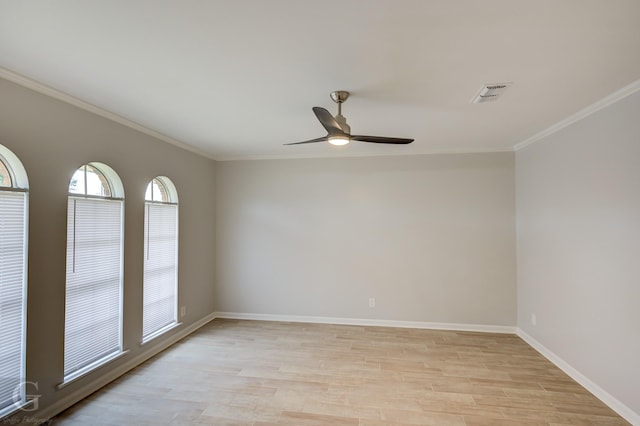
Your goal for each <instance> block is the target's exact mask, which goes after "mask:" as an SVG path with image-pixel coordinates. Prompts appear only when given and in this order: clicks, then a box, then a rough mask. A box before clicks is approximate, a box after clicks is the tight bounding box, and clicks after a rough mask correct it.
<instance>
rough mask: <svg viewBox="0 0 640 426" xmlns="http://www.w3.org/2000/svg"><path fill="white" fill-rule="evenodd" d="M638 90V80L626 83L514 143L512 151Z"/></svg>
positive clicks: (639, 84) (639, 87)
mask: <svg viewBox="0 0 640 426" xmlns="http://www.w3.org/2000/svg"><path fill="white" fill-rule="evenodd" d="M639 90H640V80H636V81H634V82H633V83H631V84H628V85H627V86H624V87H623V88H622V89H620V90H618V91H616V92H613V93H612V94H610V95H608V96H606V97H604V98H602V99H600V100H599V101H597V102H595V103H593V104H591V105H589V106H588V107H586V108H584V109H581V110H580V111H578V112H576V113H575V114H572V115H570V116H569V117H567V118H565V119H564V120H561V121H559V122H557V123H556V124H554V125H552V126H550V127H548V128H546V129H545V130H543V131H541V132H539V133H536V134H535V135H533V136H531V137H530V138H528V139H525V140H523V141H522V142H519V143H517V144H515V145H514V146H513V150H514V151H519V150H521V149H522V148H524V147H527V146H529V145H531V144H533V143H535V142H538V141H539V140H541V139H544V138H546V137H547V136H549V135H552V134H554V133H556V132H558V131H560V130H562V129H564V128H565V127H568V126H570V125H572V124H573V123H576V122H578V121H580V120H582V119H583V118H586V117H588V116H590V115H591V114H593V113H595V112H598V111H600V110H601V109H604V108H606V107H608V106H609V105H611V104H614V103H616V102H618V101H619V100H622V99H624V98H626V97H627V96H629V95H632V94H634V93H636V92H637V91H639Z"/></svg>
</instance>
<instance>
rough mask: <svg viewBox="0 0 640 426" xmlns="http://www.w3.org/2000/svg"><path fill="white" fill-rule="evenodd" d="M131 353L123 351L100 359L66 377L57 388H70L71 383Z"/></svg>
mask: <svg viewBox="0 0 640 426" xmlns="http://www.w3.org/2000/svg"><path fill="white" fill-rule="evenodd" d="M128 353H129V351H128V350H126V351H121V352H116V353H114V354H112V355H108V356H106V357H104V358H102V359H99V360H98V361H95V362H94V363H92V364H89V365H87V366H86V367H84V368H83V369H81V370H78V371H76V372H75V373H73V374H69V375H68V376H66V377H65V378H64V380H63V382H62V383H60V384H59V385H57V386H56V388H57V389H58V390H60V389H63V388H65V387H67V386H69V385H70V384H71V383H73V382H75V381H76V380H78V379H80V378H81V377H84V376H86V375H87V374H89V373H91V372H92V371H95V370H97V369H98V368H99V367H102V366H104V365H107V364H109V363H110V362H113V361H115V360H116V359H119V358H121V357H123V356H124V355H126V354H128Z"/></svg>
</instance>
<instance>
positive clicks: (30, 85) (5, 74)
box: [0, 67, 215, 160]
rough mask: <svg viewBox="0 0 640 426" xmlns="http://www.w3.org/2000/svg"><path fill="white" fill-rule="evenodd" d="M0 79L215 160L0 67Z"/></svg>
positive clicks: (111, 113) (130, 121) (187, 146)
mask: <svg viewBox="0 0 640 426" xmlns="http://www.w3.org/2000/svg"><path fill="white" fill-rule="evenodd" d="M0 78H4V79H5V80H8V81H11V82H13V83H15V84H18V85H20V86H23V87H26V88H27V89H31V90H34V91H36V92H38V93H42V94H43V95H47V96H49V97H51V98H54V99H57V100H59V101H62V102H65V103H68V104H71V105H73V106H75V107H77V108H80V109H83V110H85V111H89V112H91V113H93V114H96V115H99V116H100V117H103V118H106V119H107V120H111V121H115V122H116V123H118V124H122V125H123V126H126V127H129V128H130V129H133V130H137V131H138V132H140V133H144V134H145V135H148V136H151V137H153V138H156V139H159V140H161V141H163V142H166V143H169V144H171V145H174V146H177V147H179V148H182V149H185V150H187V151H190V152H193V153H194V154H198V155H200V156H202V157H206V158H209V159H210V160H215V158H214V157H213V156H212V155H211V154H210V153H207V152H205V151H202V150H200V149H198V148H195V147H193V146H191V145H187V144H186V143H184V142H180V141H179V140H177V139H173V138H172V137H170V136H167V135H165V134H163V133H160V132H157V131H155V130H153V129H150V128H148V127H146V126H143V125H142V124H140V123H136V122H135V121H133V120H129V119H128V118H125V117H122V116H121V115H118V114H115V113H113V112H111V111H107V110H106V109H103V108H100V107H99V106H96V105H93V104H91V103H89V102H86V101H83V100H81V99H78V98H76V97H75V96H73V95H70V94H68V93H65V92H63V91H61V90H58V89H54V88H53V87H50V86H47V85H46V84H43V83H40V82H38V81H35V80H32V79H31V78H28V77H25V76H23V75H21V74H18V73H16V72H14V71H10V70H8V69H6V68H3V67H0Z"/></svg>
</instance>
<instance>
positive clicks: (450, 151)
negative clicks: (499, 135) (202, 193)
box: [215, 147, 513, 161]
mask: <svg viewBox="0 0 640 426" xmlns="http://www.w3.org/2000/svg"><path fill="white" fill-rule="evenodd" d="M504 152H513V148H511V147H508V148H477V149H458V150H454V149H448V150H426V151H420V152H393V153H385V152H380V153H375V154H372V153H370V152H369V153H348V152H344V151H336V152H324V153H318V152H316V153H313V154H290V155H244V156H243V155H238V156H218V157H216V158H215V159H216V161H245V160H246V161H260V160H306V159H322V158H323V159H327V158H366V157H406V156H409V157H415V156H418V155H454V154H496V153H504Z"/></svg>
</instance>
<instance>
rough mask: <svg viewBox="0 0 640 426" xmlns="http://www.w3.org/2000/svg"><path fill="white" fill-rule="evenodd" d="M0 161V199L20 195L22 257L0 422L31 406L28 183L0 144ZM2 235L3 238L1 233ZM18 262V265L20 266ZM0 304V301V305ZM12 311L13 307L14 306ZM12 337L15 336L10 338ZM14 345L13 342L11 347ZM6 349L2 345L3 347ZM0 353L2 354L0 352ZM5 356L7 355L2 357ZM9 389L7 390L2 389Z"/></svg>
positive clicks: (18, 163) (11, 156) (9, 152)
mask: <svg viewBox="0 0 640 426" xmlns="http://www.w3.org/2000/svg"><path fill="white" fill-rule="evenodd" d="M0 162H1V163H2V165H3V167H4V169H5V170H6V171H7V175H8V176H9V183H10V186H0V197H2V196H3V193H6V194H11V195H10V196H9V198H15V197H17V196H18V194H22V195H23V196H22V197H21V199H19V200H17V202H16V206H18V204H20V203H22V207H21V208H22V210H21V212H20V213H21V216H22V217H21V219H22V223H21V229H20V230H18V229H17V228H16V230H15V231H16V233H17V235H19V234H21V236H20V237H19V238H21V243H22V247H21V252H22V255H21V257H20V260H19V261H18V262H17V263H18V265H17V266H19V267H20V270H21V272H20V281H21V283H20V284H19V286H20V289H19V291H18V294H19V296H18V298H19V304H20V306H19V307H18V310H19V312H20V314H19V321H20V329H19V331H18V332H17V333H15V334H16V335H18V336H17V339H18V340H19V342H17V343H18V344H17V346H18V348H19V349H18V350H19V354H18V357H17V358H19V359H18V364H19V366H18V368H17V370H18V371H17V377H16V378H15V379H16V380H14V381H12V382H15V383H16V386H15V387H14V389H13V391H12V398H11V399H10V400H8V399H7V400H4V401H3V404H4V403H8V402H9V401H11V403H8V404H7V405H4V407H0V419H2V418H5V417H6V416H9V415H11V414H13V413H15V412H16V411H18V410H20V409H22V408H24V407H26V406H27V405H29V404H30V403H31V401H29V400H28V399H27V395H26V389H25V384H26V355H27V353H26V343H27V291H28V266H29V181H28V178H27V173H26V170H25V169H24V166H23V165H22V162H21V161H20V160H19V159H18V157H17V156H16V155H15V154H13V152H11V151H10V150H9V149H7V148H5V147H4V146H3V145H0ZM3 235H6V234H4V233H3ZM20 263H21V264H20ZM3 265H5V266H6V265H7V263H5V262H3ZM1 302H2V301H0V303H1ZM14 309H15V307H14ZM10 337H16V336H10ZM15 343H16V342H14V344H15ZM5 348H6V346H5ZM0 352H3V351H2V350H0ZM5 355H7V354H5ZM8 355H9V356H11V352H10V351H8ZM6 390H9V388H7V389H5V391H6Z"/></svg>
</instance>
